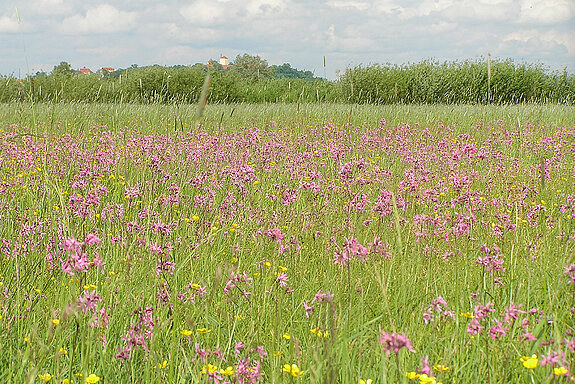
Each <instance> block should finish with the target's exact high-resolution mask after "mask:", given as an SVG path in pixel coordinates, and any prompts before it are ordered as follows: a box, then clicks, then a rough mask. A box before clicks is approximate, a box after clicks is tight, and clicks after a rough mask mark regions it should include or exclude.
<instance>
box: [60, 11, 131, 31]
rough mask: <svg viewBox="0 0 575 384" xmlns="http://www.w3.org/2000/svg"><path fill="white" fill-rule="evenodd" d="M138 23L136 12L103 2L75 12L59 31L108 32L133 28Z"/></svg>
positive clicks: (65, 20)
mask: <svg viewBox="0 0 575 384" xmlns="http://www.w3.org/2000/svg"><path fill="white" fill-rule="evenodd" d="M135 25H136V13H135V12H125V11H120V10H119V9H117V8H116V7H114V6H111V5H109V4H101V5H98V6H96V7H94V8H90V9H88V10H87V11H86V14H85V15H81V14H75V15H74V16H70V17H68V18H66V19H64V21H63V22H62V24H61V25H60V27H59V31H60V32H62V33H64V34H90V33H94V34H108V33H117V32H124V31H128V30H131V29H132V28H134V26H135Z"/></svg>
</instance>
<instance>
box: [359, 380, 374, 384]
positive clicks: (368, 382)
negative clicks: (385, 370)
mask: <svg viewBox="0 0 575 384" xmlns="http://www.w3.org/2000/svg"><path fill="white" fill-rule="evenodd" d="M372 383H373V380H371V379H367V380H364V379H359V384H372Z"/></svg>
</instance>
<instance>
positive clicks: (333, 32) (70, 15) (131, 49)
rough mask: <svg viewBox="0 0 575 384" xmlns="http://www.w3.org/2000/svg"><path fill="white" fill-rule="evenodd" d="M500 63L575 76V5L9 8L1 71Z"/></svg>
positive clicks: (147, 2)
mask: <svg viewBox="0 0 575 384" xmlns="http://www.w3.org/2000/svg"><path fill="white" fill-rule="evenodd" d="M488 52H489V53H491V55H492V57H494V58H501V59H503V58H512V59H513V60H515V61H516V62H538V63H541V64H543V65H544V66H546V67H548V68H550V69H551V70H561V69H562V68H563V67H565V66H567V67H568V71H569V72H571V73H575V0H404V1H400V0H372V1H367V0H366V1H353V0H351V1H347V0H342V1H339V0H308V1H303V0H163V1H162V2H161V3H160V2H159V1H156V0H124V1H122V2H119V1H109V0H91V1H79V0H14V1H12V0H0V74H4V75H9V74H14V75H16V76H17V75H18V73H20V74H21V75H22V76H23V75H24V74H25V73H26V72H27V71H28V69H27V68H29V71H30V72H31V73H35V72H36V71H39V70H44V71H50V70H51V69H52V68H53V67H54V65H56V64H58V63H59V62H60V61H67V62H69V63H71V64H72V67H74V68H80V67H84V66H86V67H88V68H91V69H92V70H96V69H98V68H100V67H114V68H125V67H129V66H130V65H132V64H138V65H140V66H143V65H151V64H160V65H175V64H194V63H198V62H207V61H208V60H209V59H210V58H213V59H217V58H219V56H220V54H223V55H226V56H227V57H229V58H230V59H232V61H233V59H234V58H235V57H236V55H238V54H243V53H249V54H253V55H260V56H261V57H262V58H264V59H266V60H267V61H268V63H269V64H282V63H284V62H287V63H290V64H292V66H294V67H296V68H299V69H306V70H311V71H314V72H315V74H316V75H318V76H323V75H324V67H323V58H324V56H325V57H326V65H327V66H326V69H325V73H326V75H327V77H328V78H330V79H334V78H336V73H337V71H338V70H340V71H341V70H345V69H346V68H347V67H353V66H356V65H359V64H364V65H367V64H372V63H394V64H402V63H407V62H418V61H421V60H424V59H436V60H439V61H444V60H448V61H452V60H464V59H480V58H482V57H483V58H484V57H486V56H487V53H488Z"/></svg>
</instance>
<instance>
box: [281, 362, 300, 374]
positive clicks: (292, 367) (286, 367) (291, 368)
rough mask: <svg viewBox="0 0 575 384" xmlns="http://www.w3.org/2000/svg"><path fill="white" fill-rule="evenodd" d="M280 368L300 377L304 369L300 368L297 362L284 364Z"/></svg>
mask: <svg viewBox="0 0 575 384" xmlns="http://www.w3.org/2000/svg"><path fill="white" fill-rule="evenodd" d="M282 370H283V371H284V372H287V373H289V374H290V375H292V377H300V376H301V375H303V373H304V372H305V371H302V370H300V369H299V367H298V366H297V364H292V365H289V364H284V367H283V369H282Z"/></svg>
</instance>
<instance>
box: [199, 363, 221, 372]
mask: <svg viewBox="0 0 575 384" xmlns="http://www.w3.org/2000/svg"><path fill="white" fill-rule="evenodd" d="M217 370H218V367H217V366H215V365H213V364H208V366H207V367H206V366H205V365H204V366H203V368H202V373H203V374H206V373H209V374H212V373H214V372H216V371H217Z"/></svg>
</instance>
